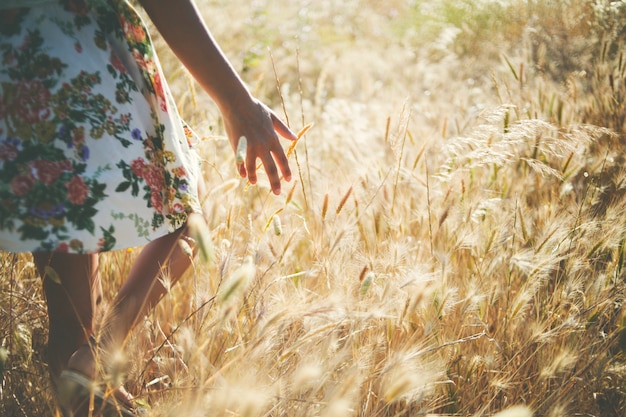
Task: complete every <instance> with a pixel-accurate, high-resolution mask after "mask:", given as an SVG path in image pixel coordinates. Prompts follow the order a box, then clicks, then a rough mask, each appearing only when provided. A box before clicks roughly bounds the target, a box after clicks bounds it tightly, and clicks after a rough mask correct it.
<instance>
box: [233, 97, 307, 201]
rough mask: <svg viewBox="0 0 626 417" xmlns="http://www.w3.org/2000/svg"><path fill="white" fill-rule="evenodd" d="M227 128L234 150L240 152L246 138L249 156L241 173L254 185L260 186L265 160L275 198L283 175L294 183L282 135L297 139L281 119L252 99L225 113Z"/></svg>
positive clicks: (240, 169)
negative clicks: (259, 165) (260, 169)
mask: <svg viewBox="0 0 626 417" xmlns="http://www.w3.org/2000/svg"><path fill="white" fill-rule="evenodd" d="M222 115H223V116H224V126H225V129H226V133H227V135H228V138H229V140H230V143H231V146H232V147H233V150H234V151H236V150H237V146H238V144H239V140H240V138H241V137H245V138H246V143H247V146H246V155H245V158H244V161H243V163H238V164H237V165H238V166H237V170H238V171H239V175H241V176H242V177H244V178H245V177H248V180H249V181H250V183H251V184H256V182H257V172H256V168H257V167H256V164H257V159H260V160H261V163H262V164H263V167H264V168H265V172H266V173H267V176H268V178H269V181H270V185H271V187H272V191H273V192H274V194H276V195H278V194H280V189H281V185H280V180H281V178H280V175H279V170H280V173H281V174H282V176H283V178H284V179H285V180H286V181H290V180H291V169H290V168H289V162H288V160H287V156H286V155H285V151H284V150H283V148H282V146H281V144H280V141H279V139H278V135H280V136H282V137H284V138H285V139H289V140H296V139H297V136H296V135H295V133H293V132H292V131H291V130H290V129H289V128H288V127H287V125H285V124H284V123H283V122H282V121H281V120H280V119H279V118H278V116H277V115H276V114H275V113H274V112H273V111H272V110H270V109H269V108H268V107H267V106H265V105H264V104H263V103H261V102H260V101H258V100H256V99H254V98H252V97H250V98H249V100H246V102H245V104H243V105H237V106H235V107H234V108H233V109H232V110H223V111H222Z"/></svg>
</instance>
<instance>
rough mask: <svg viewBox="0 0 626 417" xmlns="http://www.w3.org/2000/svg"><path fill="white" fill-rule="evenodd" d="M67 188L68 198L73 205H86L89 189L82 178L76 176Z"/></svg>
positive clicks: (68, 183) (66, 185)
mask: <svg viewBox="0 0 626 417" xmlns="http://www.w3.org/2000/svg"><path fill="white" fill-rule="evenodd" d="M65 188H67V198H68V200H70V202H71V203H72V204H77V205H81V204H83V203H85V199H86V198H87V195H88V194H89V187H88V186H87V184H85V181H83V179H82V178H81V177H79V176H78V175H74V176H73V177H72V179H71V180H69V181H68V182H67V184H65Z"/></svg>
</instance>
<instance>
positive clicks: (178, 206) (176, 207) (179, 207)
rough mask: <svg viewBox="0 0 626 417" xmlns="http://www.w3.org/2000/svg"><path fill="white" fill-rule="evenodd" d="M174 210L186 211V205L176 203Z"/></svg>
mask: <svg viewBox="0 0 626 417" xmlns="http://www.w3.org/2000/svg"><path fill="white" fill-rule="evenodd" d="M172 211H174V213H182V212H183V211H185V207H184V206H183V205H182V204H180V203H176V204H174V206H173V207H172Z"/></svg>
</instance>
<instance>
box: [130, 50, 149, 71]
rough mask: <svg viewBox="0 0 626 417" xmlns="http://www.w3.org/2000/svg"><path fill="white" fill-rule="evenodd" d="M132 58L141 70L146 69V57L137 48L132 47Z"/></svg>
mask: <svg viewBox="0 0 626 417" xmlns="http://www.w3.org/2000/svg"><path fill="white" fill-rule="evenodd" d="M133 58H135V62H136V63H137V65H138V66H139V68H141V69H142V70H143V71H147V70H148V63H147V62H146V58H145V56H144V54H142V53H141V52H140V51H139V50H138V49H133Z"/></svg>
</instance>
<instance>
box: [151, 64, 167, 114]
mask: <svg viewBox="0 0 626 417" xmlns="http://www.w3.org/2000/svg"><path fill="white" fill-rule="evenodd" d="M152 85H153V86H154V92H155V94H156V96H157V98H158V99H159V105H160V107H161V110H163V111H165V112H166V111H167V101H166V100H165V90H164V89H163V81H162V80H161V75H160V74H159V73H158V72H155V73H154V74H153V77H152Z"/></svg>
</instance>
